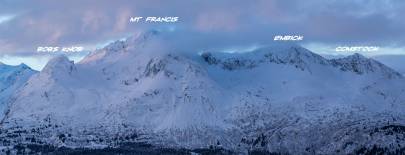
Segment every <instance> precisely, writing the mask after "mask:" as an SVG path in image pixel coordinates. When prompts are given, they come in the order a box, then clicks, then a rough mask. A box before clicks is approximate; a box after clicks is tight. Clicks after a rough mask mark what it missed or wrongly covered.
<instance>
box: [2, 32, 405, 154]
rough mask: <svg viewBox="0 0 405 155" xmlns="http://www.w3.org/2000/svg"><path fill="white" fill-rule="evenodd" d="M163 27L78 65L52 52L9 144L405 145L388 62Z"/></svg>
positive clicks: (404, 95)
mask: <svg viewBox="0 0 405 155" xmlns="http://www.w3.org/2000/svg"><path fill="white" fill-rule="evenodd" d="M159 35H160V34H159V32H156V31H152V32H148V33H145V34H141V35H139V36H136V37H132V38H129V39H127V40H126V41H117V42H115V43H112V44H110V45H108V46H107V47H105V48H103V49H100V50H98V51H95V52H94V53H92V54H90V55H89V56H87V57H86V58H85V59H84V60H82V61H81V62H79V63H77V64H74V63H73V62H71V61H69V60H68V59H67V58H66V57H63V56H60V57H56V58H54V59H52V60H51V61H50V62H49V63H48V64H47V65H46V67H45V68H44V69H43V71H41V72H40V73H39V74H36V75H34V76H33V77H32V78H30V80H29V81H28V82H27V83H26V86H25V87H24V88H23V89H21V91H19V92H18V93H17V95H16V98H15V100H13V102H10V104H11V107H10V109H9V111H10V112H9V113H8V114H7V116H6V119H5V120H4V121H3V123H2V127H1V128H2V130H3V132H1V133H2V134H0V136H1V138H0V139H4V140H3V141H0V144H2V145H4V146H6V147H9V146H13V145H16V144H21V142H23V143H25V144H47V145H52V146H57V147H61V146H65V147H69V148H77V147H86V148H100V147H107V146H110V147H119V146H120V144H121V143H123V142H145V143H149V144H153V145H155V146H161V147H171V148H187V149H196V148H207V147H209V146H210V145H215V146H216V147H221V148H224V149H227V150H231V151H233V152H240V153H247V151H248V150H261V151H270V152H284V153H286V152H287V153H299V154H305V153H309V154H312V153H318V154H325V153H328V154H330V153H343V154H344V153H355V152H361V151H368V150H371V149H372V148H373V147H374V145H376V146H377V147H378V148H379V149H380V148H381V149H386V151H395V150H399V149H402V148H403V147H404V146H402V144H403V143H404V142H405V139H404V137H403V136H404V134H405V133H404V132H405V130H403V128H405V126H404V125H405V122H404V119H405V117H404V113H403V109H404V108H405V80H404V77H403V76H402V75H400V74H399V73H397V72H396V71H394V70H392V69H390V68H388V67H386V66H385V65H383V64H381V63H379V62H378V61H375V60H373V59H368V58H365V57H363V56H361V55H359V54H355V55H352V56H349V57H345V58H340V59H332V60H328V59H325V58H323V57H321V56H319V55H317V54H314V53H312V52H311V51H309V50H307V49H305V48H302V47H300V46H296V45H279V46H275V45H272V46H268V47H264V48H261V49H257V50H255V51H252V52H248V53H219V52H211V53H209V52H205V53H202V54H200V55H199V54H194V52H183V51H176V47H174V46H172V45H167V44H165V40H164V38H162V37H159ZM16 133H18V134H16ZM387 134H390V135H389V136H387ZM15 135H18V136H15ZM66 135H69V136H66ZM401 136H402V137H401ZM10 137H12V138H10Z"/></svg>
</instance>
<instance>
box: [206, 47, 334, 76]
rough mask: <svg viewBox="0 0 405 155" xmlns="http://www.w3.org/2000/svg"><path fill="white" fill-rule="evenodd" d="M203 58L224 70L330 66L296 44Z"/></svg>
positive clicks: (216, 54) (320, 57)
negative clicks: (288, 65)
mask: <svg viewBox="0 0 405 155" xmlns="http://www.w3.org/2000/svg"><path fill="white" fill-rule="evenodd" d="M201 57H202V58H203V59H204V60H205V61H206V62H208V64H221V65H222V66H223V68H225V69H229V70H233V69H237V68H253V67H255V66H257V65H259V64H261V63H277V64H290V65H294V66H296V68H300V69H302V70H304V69H308V70H309V65H310V64H312V63H317V64H328V61H327V60H326V59H325V58H323V57H322V56H320V55H317V54H315V53H312V52H311V51H309V50H307V49H305V48H303V47H301V46H299V45H295V44H281V45H270V46H265V47H261V48H258V49H255V50H252V51H250V52H245V53H223V52H204V53H202V54H201Z"/></svg>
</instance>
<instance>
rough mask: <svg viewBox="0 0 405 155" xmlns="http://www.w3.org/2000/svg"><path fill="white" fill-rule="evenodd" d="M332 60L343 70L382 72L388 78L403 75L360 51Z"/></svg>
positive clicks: (364, 72)
mask: <svg viewBox="0 0 405 155" xmlns="http://www.w3.org/2000/svg"><path fill="white" fill-rule="evenodd" d="M330 61H331V63H332V64H333V65H334V66H335V67H339V68H340V70H342V71H352V72H354V73H356V74H366V73H381V74H382V75H383V76H385V77H388V78H398V77H402V75H401V74H400V73H398V72H397V71H395V70H393V69H391V68H389V67H388V66H386V65H384V64H382V63H380V62H378V61H376V60H374V59H371V58H367V57H365V56H363V55H361V54H359V53H355V54H353V55H349V56H347V57H343V58H338V59H331V60H330Z"/></svg>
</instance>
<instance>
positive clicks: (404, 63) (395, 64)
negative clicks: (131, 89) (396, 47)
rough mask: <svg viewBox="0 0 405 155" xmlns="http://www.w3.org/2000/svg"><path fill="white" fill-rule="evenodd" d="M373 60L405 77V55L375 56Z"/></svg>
mask: <svg viewBox="0 0 405 155" xmlns="http://www.w3.org/2000/svg"><path fill="white" fill-rule="evenodd" d="M373 59H375V60H378V61H380V62H382V63H383V64H385V65H387V66H389V67H390V68H392V69H395V70H397V71H398V72H399V73H402V75H405V55H378V56H374V57H373Z"/></svg>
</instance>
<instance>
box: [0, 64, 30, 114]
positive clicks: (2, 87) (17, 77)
mask: <svg viewBox="0 0 405 155" xmlns="http://www.w3.org/2000/svg"><path fill="white" fill-rule="evenodd" d="M35 73H36V71H34V70H32V69H31V68H29V67H28V66H27V65H25V64H20V65H18V66H9V65H6V64H3V63H1V62H0V120H2V119H3V117H4V115H5V113H6V112H7V110H8V106H9V102H10V101H9V99H10V96H11V94H12V93H14V92H16V91H17V90H18V89H19V88H20V87H21V86H23V85H24V83H25V82H26V81H27V80H28V78H30V77H31V76H32V75H33V74H35Z"/></svg>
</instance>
